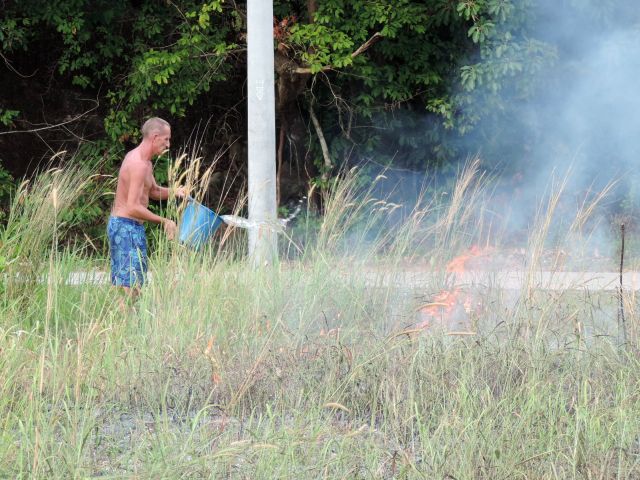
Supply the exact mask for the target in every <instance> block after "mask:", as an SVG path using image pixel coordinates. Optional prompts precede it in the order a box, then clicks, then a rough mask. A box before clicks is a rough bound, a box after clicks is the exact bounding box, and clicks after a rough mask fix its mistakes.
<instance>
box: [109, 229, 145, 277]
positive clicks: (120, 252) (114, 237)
mask: <svg viewBox="0 0 640 480" xmlns="http://www.w3.org/2000/svg"><path fill="white" fill-rule="evenodd" d="M107 236H108V237H109V255H110V257H111V283H112V284H113V285H116V286H118V287H132V286H139V287H141V286H142V285H144V277H145V275H146V273H147V236H146V234H145V231H144V226H143V225H142V224H141V223H139V222H137V221H136V220H133V219H131V218H124V217H114V216H111V217H109V224H108V225H107Z"/></svg>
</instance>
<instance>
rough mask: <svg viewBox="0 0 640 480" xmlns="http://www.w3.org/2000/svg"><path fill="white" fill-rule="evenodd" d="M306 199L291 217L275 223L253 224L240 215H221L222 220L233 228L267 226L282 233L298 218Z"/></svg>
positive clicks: (301, 200)
mask: <svg viewBox="0 0 640 480" xmlns="http://www.w3.org/2000/svg"><path fill="white" fill-rule="evenodd" d="M305 198H306V197H302V198H301V199H300V201H299V202H298V205H297V206H296V208H295V210H294V211H293V213H291V215H289V216H287V217H286V218H279V219H277V220H276V221H275V222H252V221H251V220H249V219H248V218H244V217H240V216H238V215H220V218H221V219H222V221H223V222H224V223H226V224H227V225H231V226H232V227H238V228H247V229H250V228H258V227H261V226H266V227H270V228H272V229H274V230H276V231H281V230H283V229H284V228H286V227H287V225H288V224H289V222H290V221H291V220H293V219H294V218H296V216H297V215H298V214H299V213H300V211H301V210H302V202H303V200H304V199H305Z"/></svg>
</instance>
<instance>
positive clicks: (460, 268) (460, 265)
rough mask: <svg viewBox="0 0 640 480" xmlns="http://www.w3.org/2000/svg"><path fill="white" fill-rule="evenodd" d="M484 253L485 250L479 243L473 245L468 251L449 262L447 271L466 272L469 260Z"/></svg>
mask: <svg viewBox="0 0 640 480" xmlns="http://www.w3.org/2000/svg"><path fill="white" fill-rule="evenodd" d="M483 254H484V252H483V250H482V249H481V248H480V247H478V246H477V245H473V246H472V247H471V248H470V249H469V251H468V252H467V253H463V254H462V255H459V256H457V257H455V258H454V259H453V260H451V261H450V262H449V263H448V264H447V267H446V269H447V272H450V273H464V271H465V266H466V263H467V261H469V260H470V259H471V258H474V257H479V256H481V255H483Z"/></svg>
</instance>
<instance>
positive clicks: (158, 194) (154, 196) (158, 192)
mask: <svg viewBox="0 0 640 480" xmlns="http://www.w3.org/2000/svg"><path fill="white" fill-rule="evenodd" d="M149 198H150V199H151V200H167V199H168V198H169V189H168V188H167V187H161V186H159V185H158V184H157V183H156V180H155V178H154V179H153V186H152V187H151V191H150V192H149Z"/></svg>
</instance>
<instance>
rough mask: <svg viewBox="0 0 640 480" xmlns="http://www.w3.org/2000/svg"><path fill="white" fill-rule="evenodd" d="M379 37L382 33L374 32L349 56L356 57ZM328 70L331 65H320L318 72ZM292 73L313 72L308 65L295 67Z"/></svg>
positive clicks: (331, 68) (330, 68)
mask: <svg viewBox="0 0 640 480" xmlns="http://www.w3.org/2000/svg"><path fill="white" fill-rule="evenodd" d="M381 38H383V36H382V34H381V33H380V32H376V33H374V34H373V35H372V36H371V38H369V40H367V41H366V42H364V43H363V44H362V45H360V46H359V47H358V48H356V50H355V51H354V52H353V53H352V54H351V58H356V57H357V56H358V55H361V54H362V53H364V52H366V51H367V50H368V49H369V48H370V47H371V46H372V45H373V44H374V43H376V42H377V41H378V40H380V39H381ZM329 70H333V67H332V66H331V65H327V66H325V67H322V68H321V69H320V72H327V71H329ZM294 73H298V74H309V73H313V72H312V71H311V68H310V67H298V68H296V69H295V70H294Z"/></svg>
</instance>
